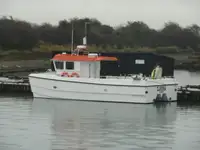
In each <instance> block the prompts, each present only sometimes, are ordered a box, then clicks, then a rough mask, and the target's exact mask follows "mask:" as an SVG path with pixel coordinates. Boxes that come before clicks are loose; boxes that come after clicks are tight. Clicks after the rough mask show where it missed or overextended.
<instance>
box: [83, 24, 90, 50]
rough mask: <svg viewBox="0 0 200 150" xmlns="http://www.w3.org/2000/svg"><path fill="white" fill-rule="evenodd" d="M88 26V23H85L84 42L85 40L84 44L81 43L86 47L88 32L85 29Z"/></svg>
mask: <svg viewBox="0 0 200 150" xmlns="http://www.w3.org/2000/svg"><path fill="white" fill-rule="evenodd" d="M88 24H89V22H85V37H84V40H85V43H83V44H84V45H86V46H87V36H88V35H87V34H88V33H87V32H88V29H87V25H88Z"/></svg>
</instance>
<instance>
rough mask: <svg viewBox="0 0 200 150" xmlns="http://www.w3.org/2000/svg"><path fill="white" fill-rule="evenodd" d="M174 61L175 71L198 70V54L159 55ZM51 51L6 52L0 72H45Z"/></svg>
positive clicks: (22, 73)
mask: <svg viewBox="0 0 200 150" xmlns="http://www.w3.org/2000/svg"><path fill="white" fill-rule="evenodd" d="M159 55H164V56H167V57H171V58H174V59H175V69H185V70H189V71H197V70H200V54H198V53H192V52H182V53H164V54H159ZM51 57H52V53H51V51H7V52H4V53H1V54H0V69H1V70H0V72H1V73H8V74H12V75H14V73H15V72H18V73H17V74H19V73H21V75H24V76H26V74H27V73H29V72H33V71H35V70H47V69H49V68H50V67H51V66H50V59H51Z"/></svg>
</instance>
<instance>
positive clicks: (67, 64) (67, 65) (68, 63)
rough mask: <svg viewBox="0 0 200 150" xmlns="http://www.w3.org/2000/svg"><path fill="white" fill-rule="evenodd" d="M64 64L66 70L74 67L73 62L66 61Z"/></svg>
mask: <svg viewBox="0 0 200 150" xmlns="http://www.w3.org/2000/svg"><path fill="white" fill-rule="evenodd" d="M65 65H66V69H68V70H72V69H74V62H66V63H65Z"/></svg>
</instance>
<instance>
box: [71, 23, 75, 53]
mask: <svg viewBox="0 0 200 150" xmlns="http://www.w3.org/2000/svg"><path fill="white" fill-rule="evenodd" d="M71 40H72V41H71V42H72V43H71V52H72V51H73V50H74V23H72V39H71Z"/></svg>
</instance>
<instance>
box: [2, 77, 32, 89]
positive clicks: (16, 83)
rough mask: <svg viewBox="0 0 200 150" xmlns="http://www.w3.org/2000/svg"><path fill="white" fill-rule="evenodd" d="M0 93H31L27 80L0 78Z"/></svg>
mask: <svg viewBox="0 0 200 150" xmlns="http://www.w3.org/2000/svg"><path fill="white" fill-rule="evenodd" d="M0 92H2V93H4V92H6V93H7V92H21V93H27V92H28V93H31V87H30V84H29V81H28V79H9V78H6V77H0Z"/></svg>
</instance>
